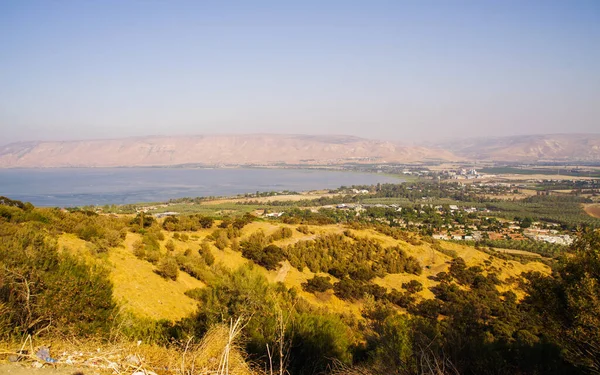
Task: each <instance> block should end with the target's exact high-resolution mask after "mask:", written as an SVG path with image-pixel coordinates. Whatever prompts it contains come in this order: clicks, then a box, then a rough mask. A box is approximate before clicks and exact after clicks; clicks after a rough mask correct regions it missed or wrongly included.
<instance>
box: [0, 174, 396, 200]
mask: <svg viewBox="0 0 600 375" xmlns="http://www.w3.org/2000/svg"><path fill="white" fill-rule="evenodd" d="M402 181H403V180H402V179H400V178H396V177H393V176H388V175H383V174H372V173H357V172H341V171H325V170H307V169H254V168H248V169H244V168H239V169H197V168H196V169H185V168H53V169H0V195H3V196H6V197H8V198H11V199H17V200H21V201H26V202H31V203H32V204H34V205H36V206H58V207H69V206H84V205H104V204H127V203H138V202H164V201H167V200H169V199H171V198H182V197H208V196H232V195H237V194H244V193H255V192H256V191H260V192H265V191H282V190H290V191H307V190H318V189H334V188H338V187H340V186H350V185H371V184H376V183H388V182H389V183H399V182H402Z"/></svg>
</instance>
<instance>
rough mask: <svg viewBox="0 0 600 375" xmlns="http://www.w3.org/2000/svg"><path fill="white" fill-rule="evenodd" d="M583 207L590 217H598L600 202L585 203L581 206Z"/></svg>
mask: <svg viewBox="0 0 600 375" xmlns="http://www.w3.org/2000/svg"><path fill="white" fill-rule="evenodd" d="M583 209H584V210H585V212H586V213H587V214H588V215H590V216H591V217H596V218H599V219H600V204H599V203H592V204H585V205H584V206H583Z"/></svg>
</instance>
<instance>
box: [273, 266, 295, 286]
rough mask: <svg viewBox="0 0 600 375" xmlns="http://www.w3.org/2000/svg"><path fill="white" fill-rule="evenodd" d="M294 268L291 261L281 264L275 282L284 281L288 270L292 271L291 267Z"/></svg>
mask: <svg viewBox="0 0 600 375" xmlns="http://www.w3.org/2000/svg"><path fill="white" fill-rule="evenodd" d="M291 268H292V266H291V265H290V262H288V261H285V262H283V266H281V268H280V269H279V271H277V276H275V282H276V283H278V282H284V281H285V278H286V277H287V274H288V272H290V269H291Z"/></svg>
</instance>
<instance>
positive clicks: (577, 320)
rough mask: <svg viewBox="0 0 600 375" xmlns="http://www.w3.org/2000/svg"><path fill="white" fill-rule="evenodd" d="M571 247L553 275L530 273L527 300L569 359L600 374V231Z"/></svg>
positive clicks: (588, 235)
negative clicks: (569, 252) (570, 251)
mask: <svg viewBox="0 0 600 375" xmlns="http://www.w3.org/2000/svg"><path fill="white" fill-rule="evenodd" d="M571 250H572V252H573V254H572V255H571V254H568V255H564V256H562V257H561V258H560V260H559V262H558V263H557V265H556V266H555V267H554V269H553V272H552V275H550V276H545V275H542V274H540V273H530V274H529V275H528V276H527V280H528V283H527V285H526V291H527V292H528V294H529V296H528V297H527V298H526V300H525V302H526V303H527V304H529V305H530V306H531V307H532V308H533V310H534V311H535V312H536V317H538V318H539V321H540V322H541V323H542V324H543V325H544V326H545V328H546V330H547V332H548V333H549V335H550V336H551V337H552V339H553V340H554V341H555V342H557V343H558V344H559V345H560V346H561V347H562V348H563V349H565V354H566V357H567V359H569V360H570V361H571V362H573V363H574V364H576V365H578V366H581V367H583V368H586V369H587V370H588V371H589V372H591V373H600V232H599V231H597V230H596V231H589V232H587V233H585V234H584V235H582V236H581V237H580V238H579V239H578V240H577V241H576V242H575V243H574V244H573V246H572V248H571Z"/></svg>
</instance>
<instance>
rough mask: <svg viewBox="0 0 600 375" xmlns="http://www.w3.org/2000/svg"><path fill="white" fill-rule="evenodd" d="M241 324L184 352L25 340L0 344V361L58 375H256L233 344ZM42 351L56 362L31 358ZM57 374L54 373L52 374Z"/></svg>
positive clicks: (216, 330)
mask: <svg viewBox="0 0 600 375" xmlns="http://www.w3.org/2000/svg"><path fill="white" fill-rule="evenodd" d="M242 328H243V321H242V319H238V320H236V321H235V322H231V324H230V325H229V326H227V325H216V326H214V327H213V328H211V329H210V330H209V331H208V332H207V333H206V335H205V336H204V337H203V338H202V339H201V340H198V341H195V340H194V338H193V337H192V338H190V339H189V340H188V341H187V343H186V344H185V345H184V347H168V348H167V347H164V346H158V345H150V344H145V343H142V342H137V343H135V342H118V343H112V344H107V343H101V342H98V341H94V340H85V341H82V340H78V339H73V338H60V339H59V338H54V339H53V341H48V340H38V339H37V338H31V337H28V338H27V339H26V340H24V341H23V342H2V343H0V359H3V356H9V355H18V354H19V353H21V352H22V350H23V349H24V350H27V354H25V355H20V358H21V361H20V363H21V364H27V365H31V364H33V363H35V362H38V363H39V364H43V365H45V366H53V367H57V368H59V369H64V368H75V367H77V368H84V369H86V368H87V369H94V371H95V372H106V373H112V374H118V375H121V374H132V373H136V372H141V373H144V374H148V375H150V374H158V375H162V374H164V375H167V374H169V375H170V374H176V375H204V374H214V375H262V374H263V372H262V371H260V370H256V369H253V368H251V366H250V365H249V363H248V362H247V360H246V357H245V355H244V354H243V351H242V350H241V348H240V346H239V345H238V344H239V339H240V333H241V330H242ZM40 347H47V348H49V350H50V356H51V357H52V358H53V359H54V360H55V361H56V362H54V363H47V362H45V361H43V360H41V359H39V358H37V357H36V356H35V354H34V353H35V352H36V351H37V349H38V348H40ZM57 372H58V371H57Z"/></svg>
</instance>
